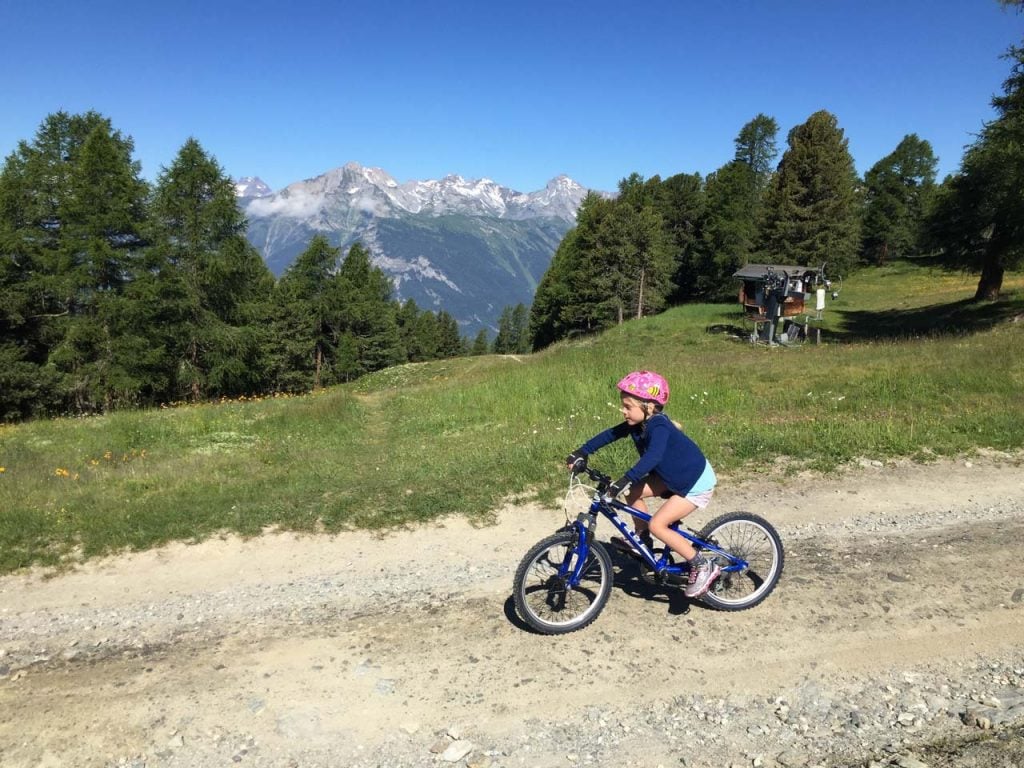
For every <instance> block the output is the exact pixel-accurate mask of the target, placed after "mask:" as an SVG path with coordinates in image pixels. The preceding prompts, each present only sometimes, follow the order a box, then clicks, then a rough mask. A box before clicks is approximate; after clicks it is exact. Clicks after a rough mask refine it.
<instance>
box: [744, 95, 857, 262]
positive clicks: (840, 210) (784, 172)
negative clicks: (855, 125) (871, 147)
mask: <svg viewBox="0 0 1024 768" xmlns="http://www.w3.org/2000/svg"><path fill="white" fill-rule="evenodd" d="M788 145H789V148H788V149H787V150H786V152H785V153H784V154H783V156H782V160H781V161H780V163H779V168H778V172H777V173H776V174H775V176H774V177H773V178H772V182H771V184H770V186H769V188H768V192H767V197H766V200H765V217H764V223H763V226H762V228H761V251H762V254H761V258H762V259H763V260H765V261H767V262H771V263H782V264H797V265H805V266H813V265H820V264H822V263H823V262H827V263H828V267H829V271H830V272H831V273H832V274H833V275H836V274H842V273H843V272H845V271H847V270H849V269H850V268H851V267H852V266H853V264H854V263H855V261H856V256H857V252H858V248H859V236H860V232H859V210H858V207H857V198H856V189H857V174H856V171H855V169H854V166H853V158H852V157H851V156H850V153H849V150H848V149H847V140H846V138H845V137H844V135H843V131H842V129H840V128H839V126H838V123H837V121H836V118H835V116H834V115H832V114H830V113H828V112H826V111H824V110H822V111H820V112H815V113H814V114H813V115H811V116H810V117H809V118H808V119H807V122H805V123H803V124H801V125H798V126H796V127H795V128H793V129H792V130H791V131H790V132H789V138H788Z"/></svg>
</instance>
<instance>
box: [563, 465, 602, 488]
mask: <svg viewBox="0 0 1024 768" xmlns="http://www.w3.org/2000/svg"><path fill="white" fill-rule="evenodd" d="M572 473H573V474H574V475H586V476H587V477H589V478H590V479H591V480H593V481H594V482H595V483H597V490H598V491H604V489H605V488H607V487H608V486H609V485H611V484H612V479H611V477H609V476H608V475H606V474H604V473H603V472H598V471H597V470H596V469H594V468H593V467H583V468H582V469H579V470H575V469H574V470H573V472H572Z"/></svg>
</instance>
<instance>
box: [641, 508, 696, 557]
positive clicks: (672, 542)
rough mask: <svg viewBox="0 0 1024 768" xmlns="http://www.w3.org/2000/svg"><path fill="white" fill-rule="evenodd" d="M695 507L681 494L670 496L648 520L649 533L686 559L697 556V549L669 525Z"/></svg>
mask: <svg viewBox="0 0 1024 768" xmlns="http://www.w3.org/2000/svg"><path fill="white" fill-rule="evenodd" d="M696 508H697V506H696V505H695V504H693V503H692V502H689V501H687V500H686V499H685V498H683V497H682V496H672V497H670V498H669V499H668V500H666V501H665V503H664V504H662V505H661V509H659V510H658V511H657V512H656V513H655V514H654V517H652V518H651V522H650V529H651V533H653V534H654V535H655V536H657V537H658V538H659V539H661V540H662V541H663V542H665V544H667V545H668V547H669V549H671V550H672V551H673V552H675V553H676V554H677V555H679V556H680V557H683V558H686V559H687V560H693V558H695V557H696V556H697V550H695V549H694V548H693V546H692V545H691V544H690V542H689V541H687V540H686V539H685V538H684V537H683V536H680V535H679V534H678V533H676V532H675V531H673V530H672V529H671V528H669V526H670V525H672V524H673V523H677V522H679V521H680V520H682V519H683V518H684V517H686V516H687V515H688V514H690V513H691V512H693V510H695V509H696Z"/></svg>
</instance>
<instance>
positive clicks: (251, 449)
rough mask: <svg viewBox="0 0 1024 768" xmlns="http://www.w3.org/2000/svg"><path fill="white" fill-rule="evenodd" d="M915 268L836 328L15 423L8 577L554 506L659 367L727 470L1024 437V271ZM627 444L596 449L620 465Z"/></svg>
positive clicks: (0, 523) (666, 324)
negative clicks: (115, 555)
mask: <svg viewBox="0 0 1024 768" xmlns="http://www.w3.org/2000/svg"><path fill="white" fill-rule="evenodd" d="M974 286H975V278H972V277H971V276H967V275H963V274H961V273H956V272H945V271H941V270H937V269H932V268H929V267H922V266H918V265H913V264H906V263H900V264H895V265H893V266H891V267H887V268H885V269H881V270H869V271H866V272H863V273H861V274H858V275H855V276H853V277H852V278H850V279H848V280H847V281H846V284H845V286H844V287H843V290H842V293H841V295H840V298H839V299H838V300H837V301H836V302H834V303H833V304H831V305H830V307H829V309H828V310H827V311H826V316H825V322H824V326H825V328H826V333H825V339H826V342H827V343H825V344H822V345H820V346H813V345H804V346H801V347H795V348H784V349H782V348H772V349H769V348H766V347H763V346H756V347H755V346H752V345H750V344H749V343H747V342H746V341H744V340H743V339H741V338H740V336H742V329H741V327H740V326H741V321H740V313H739V312H738V306H737V305H732V304H728V305H694V306H687V307H680V308H676V309H673V310H671V311H669V312H666V313H664V314H662V315H659V316H657V317H652V318H646V319H644V320H640V321H634V322H630V323H627V324H625V325H623V326H621V327H619V328H615V329H613V330H611V331H609V332H607V333H605V334H603V335H601V336H599V337H592V338H586V339H581V340H577V341H574V342H570V343H563V344H559V345H556V346H555V347H554V348H552V349H549V350H546V351H544V352H542V353H539V354H535V355H527V356H520V357H501V356H487V357H482V358H465V359H459V360H448V361H440V362H436V363H423V364H414V365H405V366H400V367H398V368H393V369H388V370H386V371H381V372H379V373H376V374H373V375H371V376H367V377H365V378H364V379H362V380H360V381H358V382H356V383H354V384H352V385H348V386H343V387H336V388H333V389H331V390H328V391H325V392H321V393H318V394H315V395H308V396H304V397H297V398H278V399H274V398H270V399H262V400H252V401H246V402H230V403H217V404H207V405H197V406H187V407H180V408H175V409H171V410H161V411H144V412H125V413H117V414H112V415H109V416H104V417H98V418H88V419H57V420H52V421H38V422H32V423H26V424H21V425H15V426H5V427H0V467H2V468H3V471H2V472H0V572H9V571H12V570H16V569H19V568H24V567H27V566H30V565H33V564H42V565H46V566H58V565H61V564H63V563H67V562H75V561H78V560H81V559H85V558H89V557H95V556H97V555H102V554H107V553H111V552H117V551H123V550H126V549H144V548H148V547H153V546H157V545H159V544H162V543H166V542H169V541H175V540H178V541H198V540H201V539H203V538H205V537H207V536H210V535H212V534H216V533H218V532H221V531H237V532H239V533H241V534H243V535H257V534H259V533H260V532H261V531H263V530H265V529H266V528H268V527H277V528H283V529H291V530H298V531H310V532H317V531H324V530H326V531H337V530H343V529H369V530H374V529H382V528H387V527H393V526H402V525H407V524H410V523H413V522H416V521H423V520H429V519H434V518H438V517H441V516H445V515H464V516H468V517H470V518H471V519H473V520H476V521H478V522H480V523H485V522H487V521H488V520H489V519H490V516H491V514H492V512H493V510H495V509H497V508H498V507H499V506H500V505H501V503H502V502H503V501H504V500H507V499H509V498H510V497H521V498H526V497H530V498H533V497H539V498H541V499H543V500H545V501H553V500H554V499H555V498H556V496H557V494H558V493H559V491H560V489H561V488H562V487H563V485H564V481H565V478H564V473H563V471H562V465H561V462H562V459H563V457H564V456H565V454H566V453H568V452H569V451H570V450H571V449H573V448H575V447H577V446H578V445H579V444H580V443H581V442H583V441H584V440H585V439H586V438H588V437H590V436H591V435H593V434H594V433H596V432H597V431H598V430H600V429H602V428H604V427H605V426H608V425H610V424H612V423H614V422H615V421H616V420H617V419H618V413H617V409H616V403H617V397H616V395H615V389H614V385H615V381H616V380H617V379H618V378H619V377H621V375H623V374H624V373H625V372H627V371H629V370H631V369H634V368H640V367H648V368H653V369H655V370H658V371H660V372H662V373H664V374H665V375H666V376H667V377H668V378H669V381H670V383H671V384H672V399H671V402H670V405H669V408H668V413H669V415H670V416H672V417H673V418H674V419H676V420H677V421H679V422H681V423H682V424H683V425H684V427H685V428H686V430H687V432H689V433H690V434H691V435H692V436H693V437H694V438H695V439H696V440H697V441H698V443H700V444H701V446H702V447H703V448H704V449H705V452H706V453H707V454H708V455H709V457H710V458H711V459H712V462H713V463H714V464H715V466H716V469H717V470H718V471H719V474H720V475H721V476H722V477H723V481H724V482H728V478H729V476H730V475H733V476H735V475H736V474H738V473H740V472H750V471H759V470H763V469H765V468H769V467H772V466H774V465H775V464H776V460H777V459H778V457H785V458H786V464H787V465H788V466H791V467H793V466H798V467H808V468H811V469H816V470H820V471H828V470H832V469H835V468H836V467H839V466H841V465H842V464H844V463H845V462H849V461H851V460H853V459H855V458H857V457H860V456H867V457H871V458H887V457H897V456H908V457H916V458H922V459H924V458H928V457H932V456H935V455H955V454H962V453H970V452H971V451H974V450H976V449H978V448H993V449H999V450H1004V451H1011V452H1012V451H1018V450H1020V449H1021V448H1022V447H1024V396H1022V394H1021V393H1022V392H1024V322H1014V321H1013V318H1019V317H1024V275H1021V274H1012V275H1009V276H1007V279H1006V282H1005V287H1006V288H1007V289H1008V291H1007V296H1006V298H1005V299H1003V300H1001V301H1000V302H997V303H994V304H991V303H988V304H974V303H973V302H969V301H967V299H969V298H970V296H972V295H973V292H974ZM631 451H632V448H631V447H629V446H626V445H617V446H613V447H611V448H609V449H607V450H606V451H603V452H602V455H601V456H600V463H601V465H603V466H605V467H607V469H608V470H609V471H610V472H613V473H614V472H619V471H622V470H624V469H626V468H628V466H629V464H630V463H631V461H632V460H633V457H632V455H631Z"/></svg>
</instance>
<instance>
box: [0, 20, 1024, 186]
mask: <svg viewBox="0 0 1024 768" xmlns="http://www.w3.org/2000/svg"><path fill="white" fill-rule="evenodd" d="M0 29H2V30H3V40H4V50H3V62H4V66H3V74H2V75H0V155H2V156H3V157H6V156H7V155H8V154H9V153H10V152H11V151H12V150H14V149H15V147H16V146H17V142H18V141H19V140H22V139H25V140H31V139H32V138H33V136H34V135H35V132H36V130H37V128H38V127H39V124H40V123H41V122H42V120H43V119H44V118H45V117H46V116H47V115H48V114H50V113H52V112H56V111H58V110H65V111H69V112H84V111H86V110H89V109H94V110H96V111H98V112H100V113H102V114H104V115H105V116H107V117H109V118H110V119H111V120H112V121H113V124H114V127H115V128H117V129H118V130H120V131H121V132H122V133H124V134H127V135H129V136H131V137H132V138H133V139H134V141H135V150H136V158H137V159H138V160H139V161H140V162H141V163H142V169H143V175H144V176H145V177H146V178H148V179H150V180H152V179H154V178H155V177H156V174H157V173H158V171H159V169H160V167H161V166H166V165H169V164H170V163H171V161H172V160H173V159H174V156H175V154H176V153H177V151H178V149H179V148H180V147H181V145H182V144H183V143H184V141H185V140H186V139H187V138H188V137H189V136H194V137H195V138H196V139H198V140H199V142H200V143H201V144H202V145H203V147H204V148H205V149H206V150H207V151H208V152H209V153H211V154H212V155H214V156H215V157H216V158H217V160H218V162H219V163H220V164H221V165H222V166H223V167H224V169H225V171H226V172H227V173H228V174H230V175H231V176H235V177H237V176H249V175H253V176H260V177H262V178H263V179H264V180H265V181H266V182H267V183H268V184H270V186H271V187H273V188H274V189H280V188H281V187H284V186H285V185H287V184H290V183H292V182H295V181H301V180H302V179H305V178H310V177H313V176H317V175H319V174H321V173H323V172H324V171H327V170H330V169H331V168H335V167H337V166H340V165H343V164H345V163H346V162H349V161H355V162H358V163H361V164H363V165H370V166H379V167H381V168H383V169H385V170H386V171H388V172H389V173H391V174H392V175H393V176H394V177H395V178H397V179H398V180H399V181H400V182H402V181H408V180H410V179H427V178H440V177H442V176H444V175H446V174H450V173H454V174H460V175H462V176H465V177H467V178H481V177H487V178H490V179H493V180H494V181H496V182H498V183H500V184H503V185H505V186H509V187H512V188H513V189H516V190H519V191H524V192H526V191H533V190H536V189H540V188H541V187H543V186H544V184H545V183H546V182H547V181H548V180H549V179H551V178H552V177H554V176H556V175H558V174H561V173H565V174H568V175H569V176H571V177H573V178H574V179H576V180H577V181H579V182H580V183H582V184H584V185H585V186H587V187H590V188H594V189H602V190H613V189H615V187H616V185H617V183H618V181H619V179H621V178H623V177H625V176H627V175H629V174H630V173H633V172H638V173H640V174H641V175H643V176H645V177H650V176H653V175H654V174H660V175H661V176H662V177H667V176H671V175H673V174H676V173H693V172H700V173H702V174H706V173H708V172H710V171H713V170H715V169H716V168H718V167H720V166H721V165H722V164H724V163H725V162H727V161H728V160H730V159H731V157H732V155H733V151H734V145H733V140H734V139H735V137H736V135H737V133H738V132H739V130H740V128H741V127H742V126H743V125H744V123H746V122H747V121H748V120H750V119H751V118H752V117H754V116H755V115H756V114H758V113H761V112H763V113H765V114H767V115H770V116H772V117H774V118H775V119H776V120H777V121H778V123H779V127H780V131H779V147H780V151H781V150H784V149H785V139H786V135H787V133H788V132H789V130H790V129H791V128H792V127H793V126H794V125H797V124H799V123H802V122H804V121H805V120H806V119H807V117H808V116H809V115H811V114H812V113H813V112H815V111H817V110H819V109H826V110H829V111H830V112H832V113H833V114H835V115H836V116H837V118H838V120H839V125H840V127H841V128H842V129H843V130H844V131H845V134H846V137H847V139H848V140H849V147H850V152H851V154H852V155H853V158H854V161H855V163H856V165H857V169H858V171H860V172H861V173H863V172H864V171H866V170H867V169H868V168H870V167H871V166H872V165H873V164H874V163H875V162H877V161H878V160H879V159H880V158H882V157H883V156H885V155H886V154H888V153H889V152H891V151H892V150H893V148H895V146H896V145H897V143H899V141H900V139H901V138H902V137H903V136H904V135H906V134H908V133H916V134H918V135H919V136H920V137H921V138H923V139H927V140H928V141H929V142H931V144H932V147H933V148H934V150H935V153H936V155H937V156H938V157H939V171H940V178H941V176H943V175H944V174H946V173H949V172H952V171H955V170H956V169H957V167H958V166H959V162H960V159H961V156H962V153H963V147H964V146H965V145H966V144H969V143H970V142H971V141H972V140H973V135H974V134H975V133H976V132H977V131H978V130H979V129H980V128H981V126H982V124H983V122H984V121H986V120H989V119H991V118H992V116H993V112H992V109H991V99H992V96H993V95H995V94H997V93H999V92H1000V91H1001V86H1002V82H1003V80H1004V79H1005V78H1006V76H1007V75H1008V73H1009V63H1008V62H1007V61H1006V60H1004V59H1001V58H1000V55H1001V54H1002V53H1004V52H1005V51H1006V49H1007V48H1008V47H1009V46H1010V45H1011V44H1020V43H1021V42H1022V38H1024V15H1019V14H1017V13H1015V12H1013V11H1004V10H1002V8H1001V7H1000V6H999V4H998V3H997V2H996V1H995V0H885V1H884V2H883V1H879V0H856V1H854V0H846V1H841V0H649V1H648V0H639V1H638V2H623V1H622V0H617V1H616V2H608V1H607V0H579V1H577V0H571V1H566V2H560V1H559V0H537V1H535V0H505V1H504V2H501V1H492V0H469V1H467V2H454V1H447V0H438V1H437V2H430V0H408V1H406V0H399V1H391V0H371V1H369V2H366V1H364V2H359V3H352V2H347V1H346V0H330V1H325V2H304V1H303V0H296V2H294V3H282V2H273V3H270V2H264V0H247V1H246V2H239V1H238V0H226V1H221V0H204V1H203V2H198V1H196V0H178V1H177V2H166V3H163V2H154V3H149V2H137V1H133V2H128V1H127V0H73V1H72V0H33V2H27V1H26V0H0ZM780 156H781V155H780Z"/></svg>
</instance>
